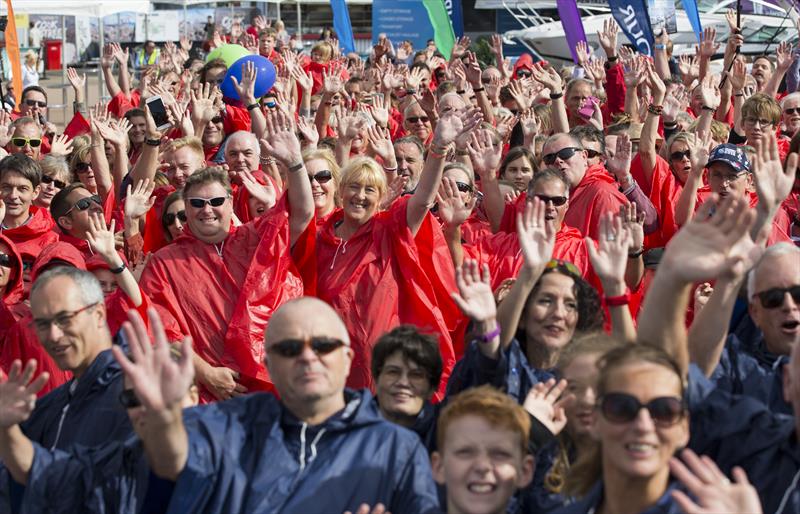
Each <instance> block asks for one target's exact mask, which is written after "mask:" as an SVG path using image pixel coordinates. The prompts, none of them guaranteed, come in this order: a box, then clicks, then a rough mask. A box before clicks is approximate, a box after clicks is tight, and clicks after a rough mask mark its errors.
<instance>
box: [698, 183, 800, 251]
mask: <svg viewBox="0 0 800 514" xmlns="http://www.w3.org/2000/svg"><path fill="white" fill-rule="evenodd" d="M745 194H746V195H747V199H748V201H749V202H750V207H752V208H753V209H755V208H756V206H757V205H758V195H757V194H756V193H754V192H752V191H747V192H745ZM709 196H711V188H710V187H709V186H703V187H701V188H700V189H699V190H698V191H697V200H696V201H695V204H694V210H695V212H697V209H698V208H700V205H702V204H703V202H705V201H706V200H707V199H708V197H709ZM791 224H792V220H790V219H789V216H788V215H787V214H786V211H785V210H783V209H778V212H777V213H776V214H775V219H774V220H773V221H772V231H771V232H770V234H769V237H768V238H767V246H771V245H774V244H775V243H781V242H787V243H792V244H794V243H793V242H792V238H791V237H789V230H790V228H789V227H790V225H791Z"/></svg>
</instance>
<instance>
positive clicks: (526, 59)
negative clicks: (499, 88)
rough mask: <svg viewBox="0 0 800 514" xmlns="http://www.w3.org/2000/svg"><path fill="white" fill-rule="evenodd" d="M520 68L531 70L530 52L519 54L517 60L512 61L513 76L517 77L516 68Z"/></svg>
mask: <svg viewBox="0 0 800 514" xmlns="http://www.w3.org/2000/svg"><path fill="white" fill-rule="evenodd" d="M520 69H525V70H528V71H532V70H533V57H531V54H522V55H520V56H519V59H517V62H515V63H514V78H519V77H517V70H520Z"/></svg>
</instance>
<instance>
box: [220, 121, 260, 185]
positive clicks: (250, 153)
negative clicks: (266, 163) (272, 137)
mask: <svg viewBox="0 0 800 514" xmlns="http://www.w3.org/2000/svg"><path fill="white" fill-rule="evenodd" d="M260 156H261V152H260V149H259V146H258V139H257V138H256V136H255V134H253V133H252V132H247V131H244V130H239V131H237V132H234V133H233V134H231V135H230V136H228V140H227V141H226V142H225V164H227V165H228V173H229V175H230V177H231V182H233V181H234V180H233V179H234V177H237V176H238V174H239V173H241V172H243V171H249V172H254V171H256V170H257V169H258V160H259V157H260Z"/></svg>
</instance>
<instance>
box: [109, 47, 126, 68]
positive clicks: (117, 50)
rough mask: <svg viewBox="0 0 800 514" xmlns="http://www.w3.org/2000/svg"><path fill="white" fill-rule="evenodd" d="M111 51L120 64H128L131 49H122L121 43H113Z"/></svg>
mask: <svg viewBox="0 0 800 514" xmlns="http://www.w3.org/2000/svg"><path fill="white" fill-rule="evenodd" d="M111 53H112V55H113V56H114V59H115V60H116V61H117V63H119V65H120V66H124V67H127V66H128V58H129V49H128V48H126V49H125V50H123V49H122V47H121V46H120V44H119V43H111Z"/></svg>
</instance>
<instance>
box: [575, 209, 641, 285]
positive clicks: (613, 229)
mask: <svg viewBox="0 0 800 514" xmlns="http://www.w3.org/2000/svg"><path fill="white" fill-rule="evenodd" d="M585 241H586V249H587V250H589V259H590V260H591V261H592V268H593V269H594V272H595V273H597V276H598V277H599V278H600V281H601V282H602V283H603V289H604V290H605V289H612V288H613V289H616V288H620V287H621V288H622V289H624V287H625V267H626V265H627V262H628V249H629V248H630V233H629V232H628V231H627V230H625V228H624V227H623V225H622V219H621V218H620V217H618V216H614V214H612V213H610V212H606V213H604V214H603V216H602V217H601V218H600V238H599V240H598V248H595V246H594V241H592V239H591V238H588V237H587V238H586V239H585ZM607 286H608V287H607ZM623 292H624V291H613V292H611V294H622V293H623ZM609 293H610V292H608V291H607V294H609Z"/></svg>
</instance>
